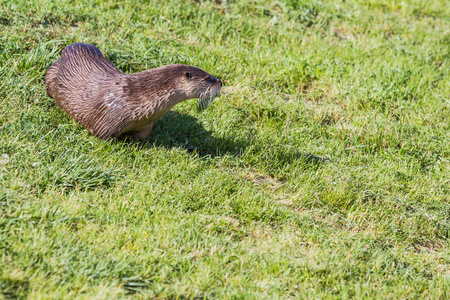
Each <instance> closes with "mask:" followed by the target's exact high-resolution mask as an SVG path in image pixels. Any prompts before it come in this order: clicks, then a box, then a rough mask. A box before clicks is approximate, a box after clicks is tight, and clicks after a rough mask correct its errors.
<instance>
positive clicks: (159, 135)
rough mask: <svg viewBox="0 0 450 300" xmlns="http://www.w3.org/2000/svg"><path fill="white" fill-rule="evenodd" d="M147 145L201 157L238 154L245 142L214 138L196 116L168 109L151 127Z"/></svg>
mask: <svg viewBox="0 0 450 300" xmlns="http://www.w3.org/2000/svg"><path fill="white" fill-rule="evenodd" d="M146 143H147V146H150V145H153V146H161V147H176V148H181V149H185V150H187V151H188V152H197V153H198V154H199V155H200V156H201V157H207V156H209V157H215V156H220V155H224V154H229V155H232V156H236V155H239V153H241V152H242V151H243V150H244V149H245V148H246V147H247V144H246V143H245V142H243V141H236V140H232V139H226V138H216V137H213V136H212V135H211V133H210V132H208V131H207V130H206V129H205V128H204V127H203V125H202V124H201V123H200V122H199V121H198V119H197V118H195V117H192V116H189V115H185V114H181V113H179V112H177V111H170V112H168V113H167V114H166V115H164V116H163V117H162V118H161V119H160V120H158V122H156V124H155V126H154V127H153V132H152V134H151V136H150V138H149V139H148V140H147V142H146Z"/></svg>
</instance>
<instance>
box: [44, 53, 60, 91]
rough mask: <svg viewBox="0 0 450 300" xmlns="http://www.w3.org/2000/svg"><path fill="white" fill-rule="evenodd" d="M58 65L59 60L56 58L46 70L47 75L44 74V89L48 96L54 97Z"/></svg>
mask: <svg viewBox="0 0 450 300" xmlns="http://www.w3.org/2000/svg"><path fill="white" fill-rule="evenodd" d="M58 67H59V60H57V61H56V62H55V63H54V64H53V65H51V66H50V68H48V70H47V75H45V89H46V90H47V94H48V96H49V97H50V98H52V99H55V96H56V95H55V93H56V79H57V77H58Z"/></svg>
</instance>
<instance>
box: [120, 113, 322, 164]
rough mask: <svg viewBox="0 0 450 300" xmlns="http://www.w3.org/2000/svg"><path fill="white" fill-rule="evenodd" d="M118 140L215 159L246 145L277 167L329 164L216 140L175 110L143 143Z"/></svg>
mask: <svg viewBox="0 0 450 300" xmlns="http://www.w3.org/2000/svg"><path fill="white" fill-rule="evenodd" d="M118 140H122V141H126V142H130V143H137V144H140V145H142V147H151V146H157V147H166V148H171V147H175V148H180V149H185V150H187V151H188V152H196V153H197V154H198V155H199V156H200V157H216V156H222V155H227V154H228V155H231V156H240V155H241V154H242V153H244V152H245V151H246V150H248V149H247V148H248V147H249V146H251V150H250V151H251V153H253V154H254V155H255V156H258V155H261V154H262V153H264V156H266V158H267V159H269V160H270V161H277V162H278V163H279V164H281V165H286V164H290V163H292V162H293V161H295V160H301V161H304V162H306V163H307V164H310V163H312V164H313V165H317V164H318V163H324V162H331V160H329V159H327V158H322V157H318V156H315V155H313V154H310V153H304V152H301V151H283V150H281V149H273V152H272V151H267V149H263V148H262V147H261V146H258V144H259V143H258V142H257V141H253V140H252V139H251V137H249V140H246V141H243V140H232V139H226V138H216V137H213V136H212V135H211V133H210V132H208V131H207V130H206V129H205V128H204V127H203V126H202V124H201V123H200V122H199V121H198V119H197V118H195V117H192V116H189V115H185V114H181V113H179V112H177V111H170V112H168V113H167V114H166V115H164V116H163V117H162V118H161V119H160V120H158V121H157V122H156V124H155V126H154V127H153V132H152V135H151V136H150V138H149V139H148V140H147V141H146V142H145V143H144V144H142V143H140V142H138V141H137V140H135V139H133V138H130V137H129V136H127V135H123V136H119V138H118Z"/></svg>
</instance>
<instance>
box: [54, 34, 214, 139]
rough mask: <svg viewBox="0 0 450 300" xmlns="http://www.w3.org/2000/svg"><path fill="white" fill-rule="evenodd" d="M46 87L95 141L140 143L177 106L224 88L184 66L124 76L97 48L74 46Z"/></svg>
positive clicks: (211, 96) (56, 67)
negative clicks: (128, 136)
mask: <svg viewBox="0 0 450 300" xmlns="http://www.w3.org/2000/svg"><path fill="white" fill-rule="evenodd" d="M45 85H46V90H47V94H48V95H49V96H50V97H51V98H53V99H54V100H55V103H56V105H57V106H58V107H59V108H60V109H62V110H63V111H65V112H66V113H67V114H69V115H70V116H71V117H72V118H74V119H75V120H76V121H78V122H79V123H80V124H81V125H83V126H84V127H85V128H86V129H88V130H89V131H90V132H91V133H92V134H93V135H95V136H97V137H99V138H101V139H110V138H113V137H116V136H118V135H119V134H122V133H125V132H132V133H134V136H135V137H136V138H138V139H140V140H142V141H143V140H146V139H147V138H148V137H149V136H150V134H151V130H152V127H153V124H154V123H155V122H156V121H157V120H158V119H159V118H161V117H162V116H163V115H164V114H166V113H167V112H168V111H169V110H170V109H172V107H174V106H175V105H176V104H178V103H180V102H182V101H184V100H188V99H193V98H200V99H211V100H212V98H214V97H215V96H216V95H217V94H218V93H219V92H220V89H221V87H222V82H221V81H220V80H219V79H217V78H215V77H214V76H212V75H210V74H208V73H207V72H205V71H203V70H201V69H199V68H196V67H193V66H186V65H168V66H163V67H159V68H156V69H152V70H148V71H143V72H139V73H135V74H125V73H122V72H120V71H119V70H117V69H116V68H115V67H114V66H113V64H111V63H110V62H109V61H108V60H106V58H104V57H103V55H102V53H101V52H100V50H98V49H97V48H96V47H95V46H93V45H87V44H79V43H76V44H72V45H69V46H67V47H66V48H65V49H64V50H63V52H62V55H61V58H60V59H59V60H58V61H56V62H55V63H54V64H53V65H52V66H51V67H50V68H49V69H48V71H47V75H46V78H45Z"/></svg>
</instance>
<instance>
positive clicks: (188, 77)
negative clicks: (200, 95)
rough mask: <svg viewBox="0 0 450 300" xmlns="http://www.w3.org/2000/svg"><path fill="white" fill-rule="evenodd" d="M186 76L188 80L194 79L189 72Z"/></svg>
mask: <svg viewBox="0 0 450 300" xmlns="http://www.w3.org/2000/svg"><path fill="white" fill-rule="evenodd" d="M184 76H186V78H187V79H191V78H192V74H191V73H189V72H186V73H185V74H184Z"/></svg>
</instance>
